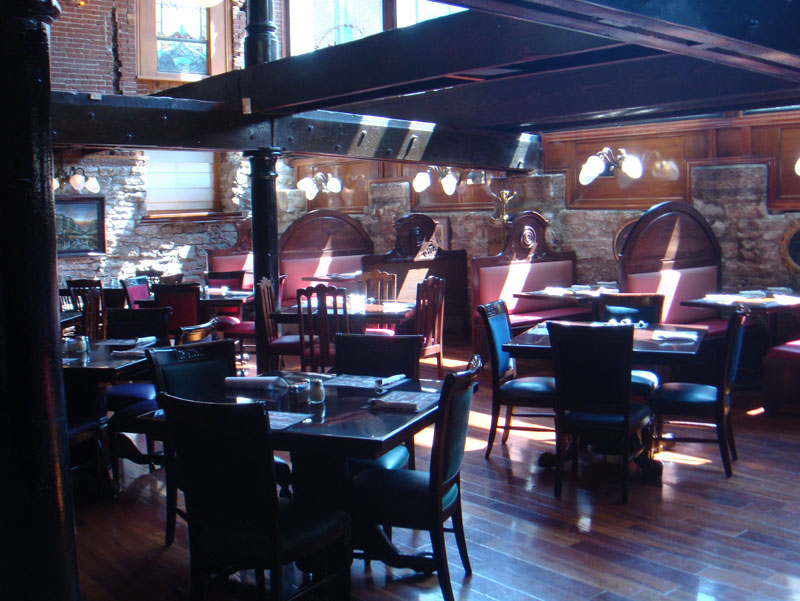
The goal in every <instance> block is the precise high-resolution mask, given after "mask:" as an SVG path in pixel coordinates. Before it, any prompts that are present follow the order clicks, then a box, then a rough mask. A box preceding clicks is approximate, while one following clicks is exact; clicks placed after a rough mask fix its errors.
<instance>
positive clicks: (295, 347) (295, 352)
mask: <svg viewBox="0 0 800 601" xmlns="http://www.w3.org/2000/svg"><path fill="white" fill-rule="evenodd" d="M256 301H257V302H258V310H259V311H261V316H262V318H263V320H264V334H265V336H266V344H265V345H264V349H265V352H266V353H267V354H268V355H269V357H270V363H269V365H270V369H280V368H281V365H282V361H283V359H282V358H283V357H284V356H286V355H288V356H296V357H300V356H301V355H302V353H303V346H302V345H301V344H300V335H299V334H281V333H280V331H279V329H278V324H276V323H275V320H274V319H272V317H271V315H272V314H273V313H275V311H277V305H276V303H275V294H274V291H273V289H272V282H271V281H270V280H269V279H267V278H261V280H259V281H258V283H256Z"/></svg>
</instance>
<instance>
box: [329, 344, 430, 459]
mask: <svg viewBox="0 0 800 601" xmlns="http://www.w3.org/2000/svg"><path fill="white" fill-rule="evenodd" d="M422 341H423V339H422V336H417V335H409V336H373V335H371V334H337V335H336V338H335V339H334V346H335V347H336V369H335V371H336V373H337V374H350V375H354V376H375V377H386V376H394V375H396V374H403V375H405V376H406V377H407V378H411V379H412V380H419V355H420V351H421V350H422ZM406 464H408V465H409V467H410V468H411V469H414V467H415V465H416V462H415V454H414V439H413V438H411V439H409V440H407V441H406V443H405V446H399V447H395V448H394V449H392V450H391V451H389V452H388V453H384V454H383V455H382V456H381V457H379V458H378V459H377V460H368V459H360V458H358V459H350V460H349V461H348V471H349V472H350V473H351V474H354V473H356V472H358V471H360V470H362V469H364V468H365V467H384V468H387V469H398V468H401V467H403V466H404V465H406Z"/></svg>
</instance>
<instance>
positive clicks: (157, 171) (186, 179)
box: [147, 150, 215, 211]
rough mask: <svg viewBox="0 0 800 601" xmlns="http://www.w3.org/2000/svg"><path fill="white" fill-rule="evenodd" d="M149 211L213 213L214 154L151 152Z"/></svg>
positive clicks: (148, 176)
mask: <svg viewBox="0 0 800 601" xmlns="http://www.w3.org/2000/svg"><path fill="white" fill-rule="evenodd" d="M147 157H148V160H147V210H148V211H213V210H214V190H215V182H214V153H213V152H198V151H189V150H149V151H147Z"/></svg>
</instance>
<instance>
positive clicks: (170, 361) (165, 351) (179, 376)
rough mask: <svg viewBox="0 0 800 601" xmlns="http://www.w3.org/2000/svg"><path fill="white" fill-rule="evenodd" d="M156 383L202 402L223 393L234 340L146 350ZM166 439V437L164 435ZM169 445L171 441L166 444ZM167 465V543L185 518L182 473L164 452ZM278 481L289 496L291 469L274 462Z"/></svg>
mask: <svg viewBox="0 0 800 601" xmlns="http://www.w3.org/2000/svg"><path fill="white" fill-rule="evenodd" d="M146 352H147V357H148V360H149V362H150V369H151V372H152V377H153V383H154V384H155V387H156V390H157V391H158V392H159V393H162V392H163V393H167V394H172V395H174V396H180V397H181V398H186V399H202V398H203V397H205V396H206V395H207V394H208V393H209V392H211V391H214V390H221V389H222V388H223V387H224V386H225V378H227V377H232V376H235V375H236V349H235V346H234V342H233V340H231V339H226V340H214V341H211V342H199V343H194V344H186V345H182V346H177V347H171V348H156V349H147V351H146ZM162 436H163V434H162ZM167 446H168V441H167ZM165 455H167V458H166V466H167V477H166V480H167V524H166V535H165V539H166V544H167V545H169V544H172V541H173V540H174V537H175V520H176V515H180V516H181V517H184V518H185V515H184V513H183V512H182V511H180V510H179V509H178V489H179V488H180V489H181V490H183V486H182V477H181V470H180V469H175V466H174V465H172V463H171V460H170V457H169V455H170V451H169V449H168V448H166V449H165ZM275 468H276V479H277V481H278V483H279V484H280V485H281V488H282V494H284V495H288V494H289V493H288V491H289V486H290V484H291V470H290V469H289V465H288V464H287V463H286V462H284V461H282V460H277V459H276V461H275Z"/></svg>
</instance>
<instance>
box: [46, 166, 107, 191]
mask: <svg viewBox="0 0 800 601" xmlns="http://www.w3.org/2000/svg"><path fill="white" fill-rule="evenodd" d="M67 184H69V185H70V186H72V189H73V190H75V191H76V192H80V191H81V190H83V189H84V188H86V191H87V192H91V193H92V194H97V193H98V192H100V182H98V181H97V178H96V177H94V176H91V177H86V172H85V171H84V170H83V167H78V168H77V169H76V168H75V167H70V168H69V173H67V172H66V171H65V170H64V169H60V170H59V171H58V173H56V175H55V176H54V177H53V184H52V185H53V191H54V192H55V191H56V190H58V189H59V188H61V187H66V185H67Z"/></svg>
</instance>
